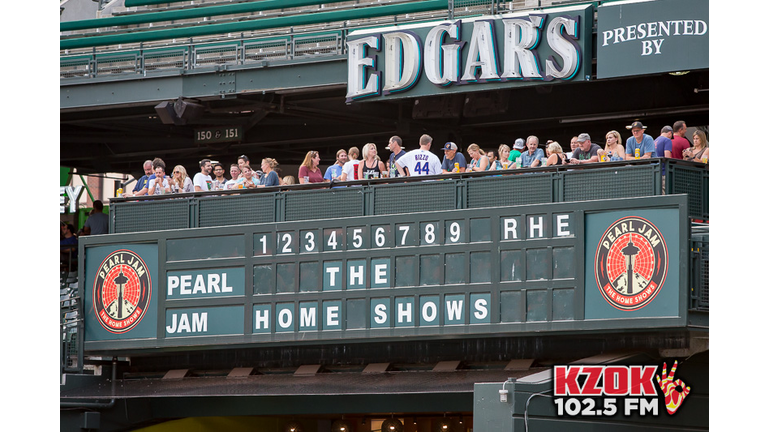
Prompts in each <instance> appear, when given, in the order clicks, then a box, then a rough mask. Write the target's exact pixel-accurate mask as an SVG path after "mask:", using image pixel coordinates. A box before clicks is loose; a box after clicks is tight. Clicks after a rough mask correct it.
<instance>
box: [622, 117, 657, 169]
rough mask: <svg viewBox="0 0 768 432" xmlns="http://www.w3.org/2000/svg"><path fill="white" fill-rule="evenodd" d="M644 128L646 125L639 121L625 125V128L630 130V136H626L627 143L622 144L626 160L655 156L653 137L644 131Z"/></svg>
mask: <svg viewBox="0 0 768 432" xmlns="http://www.w3.org/2000/svg"><path fill="white" fill-rule="evenodd" d="M645 128H646V126H643V124H642V123H640V122H639V121H636V122H634V123H632V124H631V125H629V126H627V129H629V130H631V131H632V136H631V137H629V138H627V143H626V144H625V145H624V151H625V153H626V154H625V155H624V158H625V159H626V160H633V159H650V158H655V157H656V145H655V144H654V143H653V138H652V137H651V136H650V135H648V134H646V133H645Z"/></svg>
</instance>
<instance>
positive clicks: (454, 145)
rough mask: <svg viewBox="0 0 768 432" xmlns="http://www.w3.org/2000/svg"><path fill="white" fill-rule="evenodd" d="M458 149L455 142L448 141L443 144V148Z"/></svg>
mask: <svg viewBox="0 0 768 432" xmlns="http://www.w3.org/2000/svg"><path fill="white" fill-rule="evenodd" d="M458 149H459V147H457V146H456V143H455V142H451V141H448V142H447V143H445V145H444V146H443V150H458Z"/></svg>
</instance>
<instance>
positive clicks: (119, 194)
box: [116, 188, 123, 198]
mask: <svg viewBox="0 0 768 432" xmlns="http://www.w3.org/2000/svg"><path fill="white" fill-rule="evenodd" d="M116 196H117V197H118V198H120V197H122V196H123V188H120V189H118V190H117V193H116Z"/></svg>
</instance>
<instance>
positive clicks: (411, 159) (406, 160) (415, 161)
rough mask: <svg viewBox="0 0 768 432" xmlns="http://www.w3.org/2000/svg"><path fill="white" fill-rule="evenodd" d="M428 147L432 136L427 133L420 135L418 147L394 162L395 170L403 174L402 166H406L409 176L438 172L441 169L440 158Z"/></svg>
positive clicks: (430, 144) (430, 145)
mask: <svg viewBox="0 0 768 432" xmlns="http://www.w3.org/2000/svg"><path fill="white" fill-rule="evenodd" d="M430 147H432V137H431V136H429V135H427V134H424V135H422V136H421V138H419V148H418V149H416V150H411V151H409V152H408V153H406V154H405V155H403V157H401V158H400V159H398V160H397V161H396V162H395V167H397V172H398V173H400V175H401V176H405V175H406V174H405V170H404V169H403V168H406V167H407V168H408V172H409V175H411V176H425V175H435V174H440V172H441V171H442V164H441V163H440V158H438V157H437V156H435V154H434V153H432V152H431V151H429V149H430Z"/></svg>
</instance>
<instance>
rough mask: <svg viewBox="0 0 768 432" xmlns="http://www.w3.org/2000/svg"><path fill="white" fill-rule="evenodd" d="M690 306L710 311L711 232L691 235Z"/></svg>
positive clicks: (693, 308)
mask: <svg viewBox="0 0 768 432" xmlns="http://www.w3.org/2000/svg"><path fill="white" fill-rule="evenodd" d="M688 280H689V281H690V284H691V292H690V293H689V301H690V304H689V308H690V309H692V310H697V311H709V232H706V233H700V234H692V235H691V265H690V276H689V277H688Z"/></svg>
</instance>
